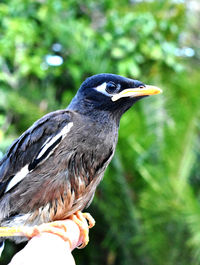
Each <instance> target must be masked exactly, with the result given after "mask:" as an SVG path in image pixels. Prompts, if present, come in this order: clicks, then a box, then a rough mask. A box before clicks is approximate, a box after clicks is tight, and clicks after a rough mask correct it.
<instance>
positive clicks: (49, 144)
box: [5, 122, 73, 192]
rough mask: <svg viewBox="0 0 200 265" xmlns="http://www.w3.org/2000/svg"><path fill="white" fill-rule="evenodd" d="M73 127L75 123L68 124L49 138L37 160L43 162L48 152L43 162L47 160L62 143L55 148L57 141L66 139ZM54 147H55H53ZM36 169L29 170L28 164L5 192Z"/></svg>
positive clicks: (12, 180)
mask: <svg viewBox="0 0 200 265" xmlns="http://www.w3.org/2000/svg"><path fill="white" fill-rule="evenodd" d="M72 126H73V122H70V123H68V124H67V125H66V126H65V127H63V129H62V130H61V131H60V132H59V133H58V134H56V135H55V136H54V137H53V138H50V137H49V138H48V139H47V140H46V141H45V143H44V144H43V146H42V147H41V151H40V152H39V154H38V155H37V157H36V159H35V160H37V161H38V160H41V159H40V158H42V156H43V155H44V154H45V153H46V152H47V153H48V154H47V155H46V156H45V157H44V159H43V158H42V160H41V162H43V161H44V160H46V159H47V158H48V157H49V156H50V154H51V153H52V152H53V150H54V149H55V148H56V147H57V146H58V145H59V144H60V142H59V143H58V144H56V145H55V146H53V145H54V144H55V143H56V141H57V140H58V139H59V138H60V137H62V139H64V138H65V137H66V135H67V133H68V132H69V131H70V129H71V128H72ZM52 146H53V147H52ZM49 148H50V149H51V148H53V149H52V150H51V151H50V152H48V149H49ZM33 170H34V169H31V170H29V164H27V165H26V166H24V167H23V168H22V169H21V170H20V171H19V172H17V174H16V175H15V176H14V177H13V178H12V179H11V181H10V182H9V183H8V185H7V187H6V190H5V192H7V191H9V190H10V189H12V188H13V187H14V186H15V185H16V184H17V183H19V182H20V181H21V180H22V179H24V178H25V177H26V176H27V175H28V173H29V172H31V171H33Z"/></svg>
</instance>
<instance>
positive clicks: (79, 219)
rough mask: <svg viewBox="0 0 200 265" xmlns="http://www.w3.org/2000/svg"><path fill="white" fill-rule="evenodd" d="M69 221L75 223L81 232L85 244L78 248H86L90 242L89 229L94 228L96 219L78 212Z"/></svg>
mask: <svg viewBox="0 0 200 265" xmlns="http://www.w3.org/2000/svg"><path fill="white" fill-rule="evenodd" d="M69 219H71V220H72V221H74V222H75V223H76V224H77V225H78V227H79V229H80V231H81V237H82V240H83V243H82V244H81V245H80V246H79V247H78V248H79V249H80V248H84V247H85V246H86V245H87V244H88V242H89V228H92V227H93V226H94V225H95V220H94V218H93V217H92V216H91V215H90V214H89V213H82V212H81V211H77V212H76V213H75V214H72V215H71V216H70V217H69ZM88 223H89V225H88Z"/></svg>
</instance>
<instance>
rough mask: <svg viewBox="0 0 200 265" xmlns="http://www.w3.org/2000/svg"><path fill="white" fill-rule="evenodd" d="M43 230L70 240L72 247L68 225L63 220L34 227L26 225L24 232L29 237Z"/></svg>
mask: <svg viewBox="0 0 200 265" xmlns="http://www.w3.org/2000/svg"><path fill="white" fill-rule="evenodd" d="M43 232H47V233H51V234H54V235H58V236H60V237H61V238H62V239H63V240H64V241H68V242H69V245H70V248H71V246H72V243H71V241H70V239H69V238H68V234H67V233H66V232H67V225H65V224H64V223H63V221H55V222H51V223H44V224H41V225H38V226H33V227H24V229H23V234H24V235H25V236H26V237H28V238H29V239H30V238H32V237H34V236H37V235H39V234H41V233H43Z"/></svg>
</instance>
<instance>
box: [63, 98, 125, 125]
mask: <svg viewBox="0 0 200 265" xmlns="http://www.w3.org/2000/svg"><path fill="white" fill-rule="evenodd" d="M67 109H68V110H71V111H75V112H78V113H80V114H81V115H84V116H87V117H88V118H90V119H91V120H93V121H94V122H100V123H107V122H111V121H112V122H113V123H115V124H116V125H117V127H118V126H119V120H120V118H119V119H118V118H117V117H116V115H114V113H113V112H112V111H109V110H107V109H105V108H101V107H100V106H97V105H94V103H93V102H92V101H89V100H85V99H80V98H78V96H77V95H76V96H75V97H74V98H73V99H72V101H71V103H70V104H69V106H68V107H67Z"/></svg>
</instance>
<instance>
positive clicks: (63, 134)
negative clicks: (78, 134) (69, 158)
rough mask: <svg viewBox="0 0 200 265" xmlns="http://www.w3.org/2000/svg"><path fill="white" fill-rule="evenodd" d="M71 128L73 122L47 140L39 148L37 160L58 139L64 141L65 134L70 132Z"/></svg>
mask: <svg viewBox="0 0 200 265" xmlns="http://www.w3.org/2000/svg"><path fill="white" fill-rule="evenodd" d="M72 126H73V122H70V123H68V124H67V125H66V126H65V127H63V129H62V130H61V131H60V132H59V133H58V134H56V135H55V136H54V137H53V138H48V139H47V141H46V142H45V143H44V144H43V146H42V147H41V151H40V153H39V154H38V156H37V159H39V158H40V157H41V156H42V155H43V154H44V153H45V152H46V151H47V150H48V148H49V147H50V146H51V145H53V144H54V143H55V142H56V141H57V140H58V139H59V137H61V136H62V139H64V138H65V136H66V135H67V133H68V132H69V131H70V129H71V127H72ZM50 139H51V140H50Z"/></svg>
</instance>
